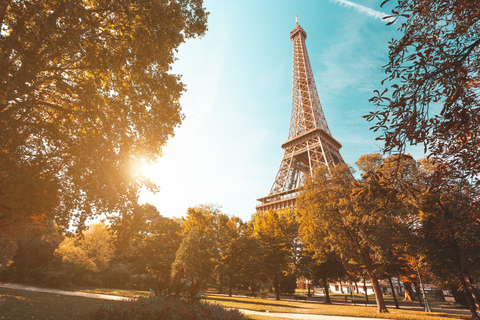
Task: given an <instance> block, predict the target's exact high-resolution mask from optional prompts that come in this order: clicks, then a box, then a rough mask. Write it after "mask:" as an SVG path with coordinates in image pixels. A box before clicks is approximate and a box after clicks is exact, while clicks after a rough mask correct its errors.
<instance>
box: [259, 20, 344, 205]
mask: <svg viewBox="0 0 480 320" xmlns="http://www.w3.org/2000/svg"><path fill="white" fill-rule="evenodd" d="M295 18H296V17H295ZM306 38H307V33H306V32H305V30H303V29H302V27H301V26H300V25H299V24H298V22H297V23H296V27H295V29H293V30H292V31H291V32H290V39H291V40H292V42H293V90H292V113H291V117H290V129H289V131H288V140H287V141H286V142H285V143H283V144H282V148H283V149H284V150H285V153H284V154H283V158H282V161H281V163H280V168H279V169H278V173H277V176H276V177H275V181H274V182H273V185H272V188H271V189H270V193H269V195H268V196H266V197H263V198H260V199H257V201H259V202H260V204H259V205H257V207H256V208H257V211H267V210H270V209H273V210H281V209H284V208H294V207H295V202H296V198H297V196H298V188H299V187H300V186H302V185H303V184H304V182H305V179H306V177H307V176H308V175H311V174H313V172H314V170H315V169H316V168H318V167H319V166H321V165H326V166H327V167H328V168H331V167H332V166H334V165H336V164H338V163H340V162H344V161H343V158H342V156H341V155H340V151H339V150H340V148H341V147H342V145H341V144H340V143H339V142H338V141H336V140H335V139H334V138H333V137H332V134H331V133H330V129H329V128H328V125H327V120H326V119H325V115H324V114H323V109H322V105H321V103H320V98H319V97H318V93H317V87H316V86H315V80H314V78H313V72H312V67H311V65H310V60H309V58H308V52H307V47H306V45H305V39H306Z"/></svg>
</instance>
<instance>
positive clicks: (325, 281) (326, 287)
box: [323, 277, 332, 304]
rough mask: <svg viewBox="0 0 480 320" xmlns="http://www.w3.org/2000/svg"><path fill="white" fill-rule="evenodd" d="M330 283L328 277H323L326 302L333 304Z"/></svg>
mask: <svg viewBox="0 0 480 320" xmlns="http://www.w3.org/2000/svg"><path fill="white" fill-rule="evenodd" d="M328 289H329V288H328V283H327V278H325V277H324V278H323V290H325V303H326V304H332V301H331V300H330V294H329V292H328Z"/></svg>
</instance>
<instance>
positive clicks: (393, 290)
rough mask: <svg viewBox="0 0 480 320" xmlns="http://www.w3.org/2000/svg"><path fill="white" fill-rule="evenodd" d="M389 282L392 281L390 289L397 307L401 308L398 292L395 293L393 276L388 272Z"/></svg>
mask: <svg viewBox="0 0 480 320" xmlns="http://www.w3.org/2000/svg"><path fill="white" fill-rule="evenodd" d="M388 282H390V289H392V296H393V301H394V302H395V309H400V307H399V306H398V301H397V294H396V293H395V287H394V286H393V282H392V276H391V275H390V274H388Z"/></svg>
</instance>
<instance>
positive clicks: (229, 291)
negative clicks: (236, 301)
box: [228, 272, 233, 297]
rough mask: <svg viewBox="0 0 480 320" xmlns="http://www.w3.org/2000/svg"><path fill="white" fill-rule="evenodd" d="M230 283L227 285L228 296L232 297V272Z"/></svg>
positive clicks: (231, 273)
mask: <svg viewBox="0 0 480 320" xmlns="http://www.w3.org/2000/svg"><path fill="white" fill-rule="evenodd" d="M229 280H230V281H228V282H229V285H230V287H229V288H228V296H229V297H231V296H232V288H233V272H230V279H229Z"/></svg>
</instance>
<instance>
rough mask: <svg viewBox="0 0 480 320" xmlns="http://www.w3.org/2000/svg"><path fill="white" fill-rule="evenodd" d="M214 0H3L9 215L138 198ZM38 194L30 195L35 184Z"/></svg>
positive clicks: (2, 137) (2, 163)
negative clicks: (176, 66) (191, 43)
mask: <svg viewBox="0 0 480 320" xmlns="http://www.w3.org/2000/svg"><path fill="white" fill-rule="evenodd" d="M202 2H203V1H202V0H177V1H166V0H116V1H110V0H44V1H36V0H19V1H13V0H7V1H3V2H2V3H1V4H0V24H1V32H0V84H1V85H0V227H1V228H7V227H9V226H11V225H12V224H13V223H14V222H15V221H16V220H18V221H23V220H24V218H29V217H32V216H37V215H39V214H42V213H44V214H52V213H53V214H55V215H56V217H57V220H58V221H59V222H61V223H63V225H66V224H67V223H68V222H69V221H70V219H71V218H72V217H74V216H76V218H77V220H78V221H77V222H78V223H79V224H80V225H81V224H83V222H84V220H85V219H86V218H87V217H88V216H90V215H92V214H94V213H101V212H112V211H117V210H121V209H122V208H125V207H127V206H129V205H131V204H132V203H135V202H136V198H137V193H138V190H139V188H140V187H141V186H143V185H145V184H146V185H147V186H149V187H150V188H151V189H155V186H154V185H153V184H151V183H149V182H148V181H147V180H146V179H145V178H144V177H142V175H141V174H140V173H139V172H138V171H136V170H135V168H136V167H137V166H138V164H139V163H140V162H142V161H143V162H145V163H146V164H148V163H151V162H152V161H153V160H154V159H155V158H156V157H157V156H158V155H161V151H162V146H163V145H164V144H165V143H166V141H167V139H168V138H169V137H172V136H173V133H174V128H175V127H177V126H178V125H180V123H181V121H182V119H183V114H182V113H181V107H180V104H179V98H180V96H181V93H182V92H183V91H184V85H183V84H182V83H181V82H180V76H179V75H175V74H171V72H170V71H171V65H172V63H173V62H174V61H175V53H176V51H177V49H178V46H179V45H180V44H181V43H182V42H184V41H185V39H188V38H193V37H197V36H201V35H203V34H204V32H205V30H206V19H207V15H208V14H207V13H206V12H205V9H204V8H203V7H202ZM27 195H28V196H27Z"/></svg>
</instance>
